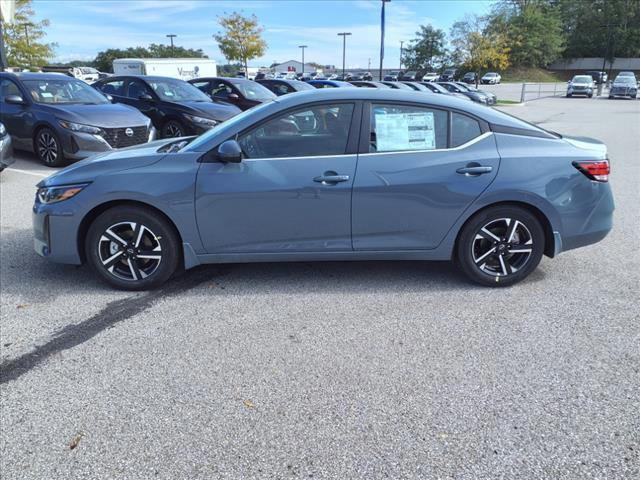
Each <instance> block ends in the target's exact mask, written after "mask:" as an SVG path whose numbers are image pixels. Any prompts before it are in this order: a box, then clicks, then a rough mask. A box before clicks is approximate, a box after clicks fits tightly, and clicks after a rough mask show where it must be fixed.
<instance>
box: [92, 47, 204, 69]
mask: <svg viewBox="0 0 640 480" xmlns="http://www.w3.org/2000/svg"><path fill="white" fill-rule="evenodd" d="M173 57H176V58H208V57H207V56H206V55H205V54H204V52H203V51H202V50H201V49H197V50H194V49H191V48H184V47H181V46H179V45H174V46H173V50H172V49H171V46H170V45H159V44H156V43H152V44H151V45H149V47H147V48H145V47H129V48H126V49H120V48H110V49H108V50H105V51H102V52H99V53H98V55H97V56H96V58H95V60H93V62H91V64H92V65H93V66H94V67H95V68H97V69H98V70H100V71H101V72H112V71H113V61H114V60H115V59H116V58H173Z"/></svg>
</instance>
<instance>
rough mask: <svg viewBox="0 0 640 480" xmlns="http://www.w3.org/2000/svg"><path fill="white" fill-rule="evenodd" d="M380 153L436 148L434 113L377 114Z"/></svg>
mask: <svg viewBox="0 0 640 480" xmlns="http://www.w3.org/2000/svg"><path fill="white" fill-rule="evenodd" d="M375 122H376V125H375V128H376V147H377V148H376V149H377V151H378V152H390V151H406V150H433V149H435V148H436V136H435V130H434V121H433V112H411V113H384V112H376V113H375Z"/></svg>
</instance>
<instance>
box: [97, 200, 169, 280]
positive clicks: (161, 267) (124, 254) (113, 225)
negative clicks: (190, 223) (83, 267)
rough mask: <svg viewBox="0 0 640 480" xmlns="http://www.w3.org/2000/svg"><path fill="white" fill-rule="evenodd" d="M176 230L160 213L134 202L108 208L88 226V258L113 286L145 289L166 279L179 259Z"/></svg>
mask: <svg viewBox="0 0 640 480" xmlns="http://www.w3.org/2000/svg"><path fill="white" fill-rule="evenodd" d="M180 248H181V244H180V241H179V237H178V234H177V233H176V231H175V229H174V228H173V225H171V224H170V223H169V222H168V221H167V220H166V219H165V218H164V217H163V216H162V215H160V214H158V213H156V212H154V211H153V210H151V209H147V208H142V207H137V206H122V207H114V208H111V209H109V210H107V211H105V212H103V213H102V214H100V215H99V216H98V217H97V218H96V219H95V220H94V221H93V223H92V224H91V226H90V227H89V231H88V233H87V237H86V240H85V252H86V256H87V260H88V262H89V263H90V264H91V266H92V267H93V268H94V269H95V270H96V272H97V273H98V274H99V275H100V276H101V277H102V278H103V279H104V280H106V281H107V282H108V283H110V284H111V285H113V286H114V287H117V288H120V289H123V290H147V289H151V288H155V287H158V286H160V285H162V284H163V283H164V282H166V281H167V280H168V279H169V278H170V277H171V275H173V273H174V272H175V271H176V269H177V268H178V265H179V262H180V258H181V256H180V253H179V252H180Z"/></svg>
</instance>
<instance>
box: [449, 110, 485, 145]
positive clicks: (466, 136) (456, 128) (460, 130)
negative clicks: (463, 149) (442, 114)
mask: <svg viewBox="0 0 640 480" xmlns="http://www.w3.org/2000/svg"><path fill="white" fill-rule="evenodd" d="M481 134H482V129H481V128H480V123H479V122H478V121H477V120H476V119H474V118H471V117H469V116H467V115H464V114H462V113H458V112H452V114H451V146H452V147H459V146H460V145H464V144H465V143H467V142H470V141H471V140H473V139H474V138H476V137H478V136H480V135H481Z"/></svg>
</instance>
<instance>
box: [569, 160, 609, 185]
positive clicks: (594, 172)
mask: <svg viewBox="0 0 640 480" xmlns="http://www.w3.org/2000/svg"><path fill="white" fill-rule="evenodd" d="M573 166H574V167H576V168H577V169H578V170H580V171H581V172H582V173H584V174H585V175H586V176H587V177H588V178H589V179H590V180H595V181H596V182H608V181H609V172H610V171H611V168H610V167H609V160H598V161H595V162H588V161H584V162H573Z"/></svg>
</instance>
